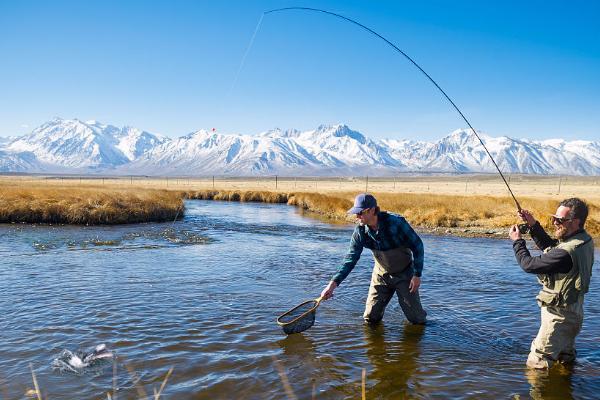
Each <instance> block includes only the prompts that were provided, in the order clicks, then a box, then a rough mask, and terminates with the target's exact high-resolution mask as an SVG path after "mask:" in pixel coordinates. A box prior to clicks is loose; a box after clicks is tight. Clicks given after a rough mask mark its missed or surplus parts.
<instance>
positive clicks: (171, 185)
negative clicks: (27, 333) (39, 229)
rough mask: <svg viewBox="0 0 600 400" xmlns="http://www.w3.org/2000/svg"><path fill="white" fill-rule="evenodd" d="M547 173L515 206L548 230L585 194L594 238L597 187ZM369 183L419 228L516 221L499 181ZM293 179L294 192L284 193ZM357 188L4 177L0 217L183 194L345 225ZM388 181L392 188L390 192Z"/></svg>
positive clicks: (122, 208)
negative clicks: (298, 212) (567, 202)
mask: <svg viewBox="0 0 600 400" xmlns="http://www.w3.org/2000/svg"><path fill="white" fill-rule="evenodd" d="M551 178H552V177H550V178H549V177H539V178H533V177H520V178H513V180H512V183H511V186H513V185H514V186H516V187H517V188H519V186H517V185H518V184H519V182H520V184H522V185H523V187H522V188H520V189H525V188H528V190H519V191H517V190H515V187H513V190H514V191H515V192H516V193H517V195H518V199H519V202H520V204H521V206H522V207H523V208H525V209H529V210H531V211H532V212H533V213H534V215H536V216H537V217H538V218H539V220H540V222H541V223H542V225H543V226H544V227H545V228H547V229H552V227H551V224H550V219H549V217H548V216H549V215H550V214H552V213H554V211H555V210H556V206H557V204H558V202H559V201H560V200H562V199H564V198H567V197H572V196H579V195H578V194H577V193H579V192H581V193H584V194H586V195H587V197H586V196H581V197H582V198H584V199H585V200H586V201H588V203H589V205H590V216H589V218H588V221H587V223H586V229H587V230H588V232H589V233H590V234H591V235H592V236H594V237H595V238H596V239H597V243H600V240H598V239H600V186H598V185H597V182H596V180H595V178H574V177H573V178H571V177H569V178H559V179H560V182H559V183H560V185H562V187H561V188H560V189H558V188H556V189H557V190H556V191H555V192H552V193H551V191H549V189H548V191H546V189H543V188H545V187H550V186H551V184H552V185H553V184H554V183H556V182H554V183H553V180H552V179H551ZM553 179H556V178H553ZM265 182H266V183H265ZM369 182H370V184H371V185H373V187H374V188H379V189H380V190H372V191H371V193H373V194H374V195H375V196H376V197H377V199H378V201H379V204H380V206H381V208H382V209H383V210H388V211H392V212H395V213H399V214H401V215H403V216H405V217H406V219H407V220H408V221H409V222H410V223H411V224H412V225H413V226H414V227H415V228H417V229H418V230H420V231H423V232H430V233H433V234H441V235H458V236H470V237H473V236H482V237H506V235H507V230H508V228H509V227H510V226H511V225H513V224H514V223H516V222H517V218H516V212H515V204H514V202H513V201H512V199H511V198H510V197H509V196H508V195H506V194H495V193H496V189H495V188H497V186H498V182H497V179H496V180H494V179H492V177H490V176H469V177H462V176H461V177H446V176H443V177H421V178H418V177H405V178H404V180H403V181H402V182H401V181H400V180H399V179H397V180H394V181H393V182H392V181H389V179H388V180H384V179H380V180H373V179H371V180H370V181H369ZM359 183H360V182H359ZM292 184H293V185H294V186H296V187H297V189H299V190H287V189H288V187H289V186H290V185H292ZM336 184H337V185H338V189H337V190H336V188H335V186H336ZM350 184H352V185H353V188H351V189H350V190H344V188H345V186H344V185H350ZM274 185H275V186H276V187H277V189H276V188H275V187H273V186H274ZM303 185H308V186H307V187H304V186H303ZM361 185H362V183H361ZM361 185H357V181H356V180H354V181H353V180H351V179H345V178H344V179H342V178H340V179H338V180H337V181H336V180H335V179H332V178H323V179H320V180H317V179H315V180H312V181H311V180H308V179H304V180H299V179H295V180H292V179H288V180H282V179H279V180H278V181H277V182H271V180H269V181H263V180H260V179H247V180H243V179H233V178H229V180H228V181H225V180H221V181H214V182H213V181H211V180H197V181H194V180H190V179H183V178H182V179H173V178H169V179H167V178H164V179H150V178H148V179H138V178H136V179H134V178H133V177H132V178H129V179H126V178H111V179H108V178H89V177H88V178H78V177H68V178H64V177H31V176H22V177H7V176H5V177H0V193H1V194H0V222H4V223H6V222H29V223H63V224H88V225H96V224H124V223H139V222H163V221H172V220H174V219H175V218H176V217H177V218H181V217H182V216H183V200H184V199H204V200H221V201H241V202H266V203H287V204H289V205H294V206H296V207H299V208H300V209H302V210H304V211H306V212H308V213H310V214H312V215H315V216H318V217H319V218H323V219H326V220H328V221H332V222H335V221H348V222H351V221H353V217H352V216H348V215H346V210H348V208H350V206H351V204H352V199H353V198H354V196H355V195H356V193H359V192H361V191H363V190H364V188H362V190H361V188H360V186H361ZM391 185H395V186H396V187H397V189H396V190H395V191H394V190H392V188H393V187H394V186H391ZM402 185H404V186H402ZM460 185H462V186H465V187H467V188H472V190H471V193H467V194H464V193H462V194H459V193H456V189H457V188H458V187H459V186H460ZM300 186H302V187H301V188H300ZM311 186H312V188H311ZM354 186H356V187H354ZM213 187H214V189H213ZM261 187H263V188H265V189H269V190H261ZM340 188H342V189H340ZM400 188H401V189H400ZM504 189H505V188H504ZM567 189H568V190H567ZM398 190H404V191H401V192H398ZM463 191H465V190H464V189H463ZM498 192H499V193H501V191H500V190H498ZM520 192H523V193H527V194H528V195H522V194H520Z"/></svg>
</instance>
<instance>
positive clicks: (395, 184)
mask: <svg viewBox="0 0 600 400" xmlns="http://www.w3.org/2000/svg"><path fill="white" fill-rule="evenodd" d="M392 179H394V190H396V177H395V176H394V177H393V178H392Z"/></svg>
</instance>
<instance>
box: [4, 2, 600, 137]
mask: <svg viewBox="0 0 600 400" xmlns="http://www.w3.org/2000/svg"><path fill="white" fill-rule="evenodd" d="M288 6H305V7H317V8H323V9H326V10H329V11H332V12H336V13H339V14H342V15H345V16H347V17H349V18H352V19H356V20H357V21H359V22H361V23H363V24H364V25H366V26H368V27H370V28H372V29H374V30H375V31H377V32H379V33H380V34H381V35H383V36H384V37H386V38H387V39H389V40H390V41H391V42H393V43H395V44H396V45H397V46H398V47H400V48H401V49H402V50H404V51H405V52H406V53H407V54H409V55H410V56H411V57H412V58H413V59H414V60H415V61H416V62H418V63H419V64H420V65H421V66H422V67H423V69H425V71H427V72H428V73H429V74H430V75H431V76H432V77H433V78H434V79H435V80H436V81H437V82H438V83H439V84H440V86H441V87H442V88H443V89H444V90H445V91H446V92H447V93H448V95H449V96H450V97H451V98H452V99H453V100H454V101H455V102H456V104H457V105H458V106H459V107H460V108H461V110H462V111H463V112H464V114H465V115H466V116H467V118H468V119H469V120H470V121H471V123H472V124H473V125H474V127H475V128H476V129H478V130H482V131H484V132H486V133H488V134H490V135H492V136H501V135H507V136H511V137H517V138H522V137H527V138H531V139H547V138H556V137H561V138H565V139H568V140H573V139H586V140H600V112H599V110H600V40H598V38H599V37H600V24H599V23H598V20H599V19H600V3H598V2H594V1H581V2H579V1H570V2H566V1H564V2H553V1H528V2H516V1H515V2H512V1H503V2H482V1H458V0H457V1H447V2H442V1H439V2H438V1H423V2H408V1H406V2H404V1H396V2H386V1H319V2H315V1H304V2H298V1H221V2H214V1H177V0H175V1H159V0H157V1H152V2H149V1H113V0H105V1H58V0H53V1H27V0H22V1H14V0H0V60H1V62H0V136H9V135H20V134H24V133H27V132H29V131H31V130H32V129H33V128H35V127H36V126H38V125H40V124H41V123H43V122H45V121H47V120H49V119H51V118H53V117H55V116H60V117H63V118H79V119H81V120H89V119H96V120H99V121H102V122H105V123H111V124H114V125H118V126H122V125H132V126H135V127H138V128H142V129H145V130H147V131H150V132H154V133H160V134H164V135H167V136H172V137H176V136H181V135H184V134H187V133H189V132H192V131H195V130H197V129H201V128H207V129H211V128H216V129H217V130H218V131H219V132H224V133H227V132H236V133H248V134H255V133H258V132H261V131H265V130H268V129H271V128H274V127H280V128H298V129H312V128H315V127H316V126H317V125H319V124H334V123H346V124H348V125H349V126H350V127H352V128H354V129H357V130H359V131H361V132H363V133H364V134H366V135H368V136H371V137H374V138H397V139H400V138H409V139H422V140H436V139H439V138H441V137H443V136H445V135H447V134H448V133H449V132H451V131H452V130H454V129H456V128H462V127H465V126H466V124H465V123H464V121H462V119H461V118H460V116H459V115H458V114H457V113H456V112H455V111H454V110H453V109H452V107H451V106H450V105H449V103H448V102H447V101H446V100H445V99H444V98H443V97H442V95H441V94H440V93H439V92H438V91H437V89H436V88H435V87H434V86H433V85H432V84H431V83H430V82H429V81H427V80H426V78H425V77H424V76H423V75H421V73H420V72H419V71H418V70H417V69H416V68H415V67H414V66H412V65H411V64H410V63H409V62H408V61H407V60H405V59H404V58H403V57H402V56H400V55H399V54H398V53H396V52H394V51H393V50H392V49H391V48H390V47H389V46H387V45H386V44H385V43H383V42H382V41H379V40H377V39H375V38H374V37H373V36H371V35H369V34H367V33H366V32H365V31H363V30H361V29H359V28H358V27H356V26H354V25H352V24H349V23H346V22H343V21H341V20H339V19H336V18H333V17H330V16H326V15H323V14H318V13H308V12H297V11H295V12H281V13H276V14H270V15H267V16H266V17H265V18H264V19H263V21H262V24H261V27H260V29H259V31H258V33H257V35H256V38H255V41H254V44H253V46H252V47H251V49H250V52H249V53H248V56H247V57H246V59H245V63H244V65H243V68H242V69H241V71H240V73H239V75H238V76H237V80H236V79H235V78H236V74H237V71H238V68H239V66H240V62H241V60H242V56H243V55H244V52H245V51H246V48H247V46H248V43H249V41H250V38H251V37H252V33H253V32H254V30H255V27H256V25H257V23H258V20H259V18H260V16H261V14H262V12H263V11H266V10H269V9H273V8H279V7H288ZM234 81H235V85H234Z"/></svg>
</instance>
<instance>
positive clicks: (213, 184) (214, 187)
mask: <svg viewBox="0 0 600 400" xmlns="http://www.w3.org/2000/svg"><path fill="white" fill-rule="evenodd" d="M213 190H215V176H214V175H213Z"/></svg>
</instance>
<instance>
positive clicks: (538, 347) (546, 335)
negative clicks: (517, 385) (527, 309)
mask: <svg viewBox="0 0 600 400" xmlns="http://www.w3.org/2000/svg"><path fill="white" fill-rule="evenodd" d="M554 248H558V249H563V250H565V251H567V252H568V253H569V255H570V256H571V260H572V262H573V267H572V268H571V269H570V270H569V271H568V272H566V273H556V274H539V275H538V276H537V277H538V281H539V282H540V283H541V284H542V289H541V290H540V292H539V294H538V295H537V297H536V299H537V302H538V304H539V306H540V308H541V326H540V330H539V332H538V334H537V336H536V338H535V339H534V340H533V342H532V343H531V352H530V353H529V357H528V359H527V365H529V366H530V367H533V368H548V367H550V366H552V364H553V362H554V361H561V362H572V361H574V360H575V356H576V354H577V353H576V351H575V337H576V336H577V334H579V331H580V330H581V325H582V323H583V298H584V295H585V294H586V293H587V292H588V290H589V287H590V280H591V277H592V265H593V264H594V242H593V241H592V238H591V237H590V236H589V235H588V234H587V233H586V232H585V231H583V232H580V233H578V234H576V235H573V236H571V237H570V238H568V239H567V240H565V241H564V242H560V243H559V244H558V245H557V246H556V247H554ZM550 250H552V248H549V249H546V250H545V252H548V251H550Z"/></svg>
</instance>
